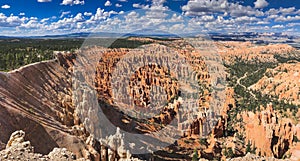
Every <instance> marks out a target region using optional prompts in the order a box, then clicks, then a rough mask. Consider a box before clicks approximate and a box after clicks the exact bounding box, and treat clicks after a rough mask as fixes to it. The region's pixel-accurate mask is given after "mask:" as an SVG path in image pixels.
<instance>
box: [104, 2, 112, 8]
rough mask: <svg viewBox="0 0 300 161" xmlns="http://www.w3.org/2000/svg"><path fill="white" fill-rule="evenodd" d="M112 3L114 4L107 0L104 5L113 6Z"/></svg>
mask: <svg viewBox="0 0 300 161" xmlns="http://www.w3.org/2000/svg"><path fill="white" fill-rule="evenodd" d="M111 5H112V4H111V2H110V1H106V2H105V4H104V6H106V7H108V6H111Z"/></svg>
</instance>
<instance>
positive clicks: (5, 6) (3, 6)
mask: <svg viewBox="0 0 300 161" xmlns="http://www.w3.org/2000/svg"><path fill="white" fill-rule="evenodd" d="M1 8H3V9H9V8H10V5H7V4H5V5H2V6H1Z"/></svg>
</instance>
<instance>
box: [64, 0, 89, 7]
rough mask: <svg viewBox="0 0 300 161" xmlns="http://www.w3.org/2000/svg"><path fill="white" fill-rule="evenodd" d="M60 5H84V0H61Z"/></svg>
mask: <svg viewBox="0 0 300 161" xmlns="http://www.w3.org/2000/svg"><path fill="white" fill-rule="evenodd" d="M61 5H70V6H73V5H84V0H63V1H62V2H61Z"/></svg>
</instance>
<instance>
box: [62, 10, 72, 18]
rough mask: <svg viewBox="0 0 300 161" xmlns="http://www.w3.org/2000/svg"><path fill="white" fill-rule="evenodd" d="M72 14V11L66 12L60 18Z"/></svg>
mask: <svg viewBox="0 0 300 161" xmlns="http://www.w3.org/2000/svg"><path fill="white" fill-rule="evenodd" d="M70 13H71V11H65V12H62V13H61V15H60V16H59V18H63V17H65V16H66V15H69V14H70Z"/></svg>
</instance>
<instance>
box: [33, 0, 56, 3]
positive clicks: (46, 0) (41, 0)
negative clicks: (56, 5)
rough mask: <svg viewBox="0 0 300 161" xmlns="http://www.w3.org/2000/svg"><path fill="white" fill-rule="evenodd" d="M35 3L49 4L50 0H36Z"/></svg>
mask: <svg viewBox="0 0 300 161" xmlns="http://www.w3.org/2000/svg"><path fill="white" fill-rule="evenodd" d="M37 1H38V2H41V3H43V2H51V1H52V0H37Z"/></svg>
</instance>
